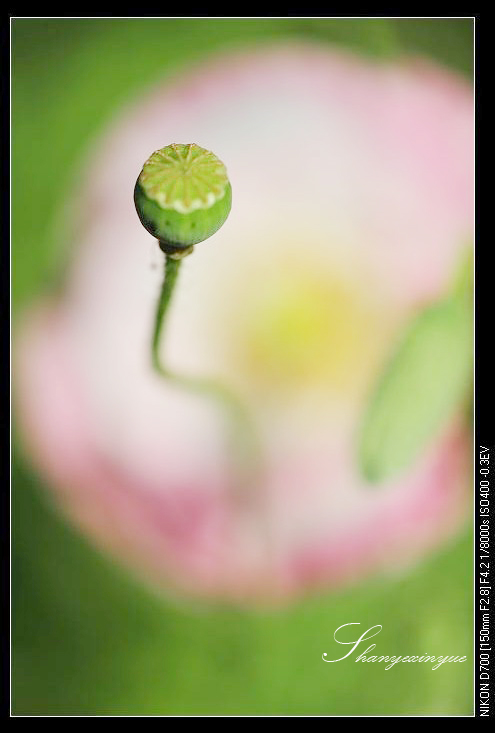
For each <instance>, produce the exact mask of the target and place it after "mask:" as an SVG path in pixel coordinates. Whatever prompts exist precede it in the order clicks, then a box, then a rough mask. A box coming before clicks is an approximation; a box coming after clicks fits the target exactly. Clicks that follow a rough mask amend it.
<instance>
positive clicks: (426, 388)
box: [359, 264, 473, 483]
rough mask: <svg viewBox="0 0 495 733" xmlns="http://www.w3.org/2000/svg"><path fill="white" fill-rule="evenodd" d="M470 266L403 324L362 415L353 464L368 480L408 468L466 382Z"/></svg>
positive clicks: (470, 314) (456, 401)
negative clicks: (439, 297) (440, 297)
mask: <svg viewBox="0 0 495 733" xmlns="http://www.w3.org/2000/svg"><path fill="white" fill-rule="evenodd" d="M471 273H472V268H471V266H470V264H468V265H467V266H463V268H462V271H461V274H460V276H459V278H458V280H457V281H456V283H455V284H454V287H453V290H452V292H450V293H449V294H448V296H447V297H446V298H444V299H443V300H442V301H440V302H438V303H434V304H433V305H430V306H429V307H427V308H425V309H424V310H423V311H421V312H420V313H419V314H418V315H417V316H416V317H415V318H414V319H413V321H412V322H411V323H410V324H409V325H408V327H407V329H406V332H405V333H404V335H403V337H402V340H401V341H400V343H399V345H398V347H397V348H396V351H395V353H394V354H393V355H392V357H391V359H390V361H389V363H388V364H387V365H386V367H385V369H384V372H383V375H382V376H381V378H380V379H379V382H378V384H377V386H376V389H375V391H374V393H373V394H372V396H371V399H370V402H369V407H368V409H367V411H366V413H365V417H364V421H363V428H362V433H361V437H360V446H359V464H360V467H361V470H362V473H363V475H364V476H365V477H366V478H367V480H368V481H370V482H375V483H378V482H381V481H386V480H388V479H391V478H393V477H394V476H395V475H396V474H398V473H400V472H401V471H404V470H405V469H407V468H409V466H410V465H411V464H412V463H413V462H414V461H415V460H416V459H417V458H418V456H419V455H420V454H421V453H422V451H423V450H424V449H425V448H426V447H427V445H428V444H429V442H430V441H431V439H432V438H434V437H435V435H436V434H437V433H438V432H439V430H440V429H441V428H442V426H443V425H444V424H445V423H446V422H447V421H448V419H449V418H450V417H451V416H452V415H453V413H454V412H455V411H456V410H457V409H458V408H459V405H460V403H461V402H462V400H463V399H464V398H467V397H468V390H469V387H470V385H471V373H472V360H473V311H472V293H471V287H470V285H471V281H470V276H471Z"/></svg>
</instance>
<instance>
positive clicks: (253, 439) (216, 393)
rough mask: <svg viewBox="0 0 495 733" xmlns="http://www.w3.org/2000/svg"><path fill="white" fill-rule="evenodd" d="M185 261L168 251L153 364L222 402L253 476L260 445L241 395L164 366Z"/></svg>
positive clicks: (193, 389) (238, 454)
mask: <svg viewBox="0 0 495 733" xmlns="http://www.w3.org/2000/svg"><path fill="white" fill-rule="evenodd" d="M181 262H182V258H176V257H175V256H174V255H170V254H166V255H165V277H164V280H163V284H162V288H161V292H160V298H159V300H158V305H157V309H156V315H155V326H154V331H153V341H152V363H153V368H154V369H155V371H156V372H157V373H158V374H160V376H161V377H163V378H165V379H167V380H169V381H170V382H172V383H173V384H175V385H177V386H178V387H182V388H183V389H185V390H188V391H190V392H195V393H197V394H198V395H199V396H203V397H208V398H210V399H213V400H214V401H215V402H216V403H217V404H218V405H220V406H221V408H222V409H223V411H224V413H225V414H226V415H227V418H228V420H229V422H230V427H231V428H232V438H233V443H234V445H233V450H234V452H235V454H236V457H237V460H238V461H239V462H240V463H241V466H242V469H243V473H244V475H247V474H249V476H252V474H253V471H256V470H257V469H258V468H259V464H260V446H259V441H258V438H257V434H256V429H255V426H254V423H253V420H252V417H251V415H250V414H249V412H248V410H247V408H246V407H245V406H244V404H243V403H242V402H241V401H240V400H239V398H238V397H237V395H235V394H234V393H233V392H232V391H231V390H230V389H228V388H227V387H225V386H224V385H223V384H220V383H219V382H217V381H215V380H213V379H209V378H203V377H192V376H187V375H180V374H176V373H174V372H172V371H170V370H169V369H167V368H166V367H164V366H163V365H162V363H161V361H160V343H161V340H162V338H163V333H164V327H165V323H166V318H167V314H168V312H169V306H170V302H171V299H172V295H173V292H174V288H175V284H176V282H177V277H178V274H179V270H180V265H181Z"/></svg>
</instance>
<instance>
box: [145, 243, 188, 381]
mask: <svg viewBox="0 0 495 733" xmlns="http://www.w3.org/2000/svg"><path fill="white" fill-rule="evenodd" d="M181 262H182V259H175V258H174V257H171V256H170V255H165V277H164V279H163V284H162V289H161V291H160V298H159V300H158V305H157V308H156V315H155V329H154V331H153V341H152V346H151V348H152V360H153V368H154V369H155V370H156V371H157V372H159V373H160V374H161V375H162V376H164V377H166V376H168V373H167V371H166V370H165V369H163V367H162V365H161V364H160V340H161V336H162V332H163V328H164V326H165V320H166V316H167V313H168V307H169V305H170V300H171V298H172V293H173V292H174V287H175V283H176V281H177V276H178V274H179V269H180V265H181Z"/></svg>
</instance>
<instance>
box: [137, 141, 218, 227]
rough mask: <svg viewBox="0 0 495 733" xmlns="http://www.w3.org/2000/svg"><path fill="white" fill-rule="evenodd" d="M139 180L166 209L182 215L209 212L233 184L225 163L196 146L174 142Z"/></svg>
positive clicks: (152, 158) (148, 165)
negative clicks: (230, 183)
mask: <svg viewBox="0 0 495 733" xmlns="http://www.w3.org/2000/svg"><path fill="white" fill-rule="evenodd" d="M138 181H139V183H140V185H141V187H142V188H143V190H144V192H145V194H146V195H147V197H148V198H149V199H151V200H152V201H155V202H156V203H157V204H158V205H159V206H160V207H161V208H162V209H175V211H178V212H179V213H181V214H188V213H190V212H191V211H195V210H196V209H209V208H210V207H211V206H213V204H214V203H215V202H216V201H218V200H219V199H221V198H222V197H223V196H224V195H225V189H226V187H227V185H228V183H229V179H228V177H227V170H226V168H225V166H224V164H223V163H222V161H221V160H219V159H218V158H217V156H216V155H214V154H213V153H211V152H210V151H209V150H205V149H204V148H201V147H200V146H199V145H196V144H195V143H189V144H186V145H183V144H178V143H173V144H172V145H167V146H166V147H164V148H160V150H157V151H155V152H154V153H153V154H152V155H150V157H149V158H148V160H147V161H146V163H145V164H144V166H143V170H142V171H141V175H140V176H139V179H138Z"/></svg>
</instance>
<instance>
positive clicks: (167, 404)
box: [16, 44, 473, 603]
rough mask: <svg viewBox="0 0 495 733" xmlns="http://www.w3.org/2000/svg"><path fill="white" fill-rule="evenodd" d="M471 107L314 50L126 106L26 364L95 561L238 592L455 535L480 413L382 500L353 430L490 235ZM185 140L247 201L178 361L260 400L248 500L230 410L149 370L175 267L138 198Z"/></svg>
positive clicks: (200, 591) (20, 394)
mask: <svg viewBox="0 0 495 733" xmlns="http://www.w3.org/2000/svg"><path fill="white" fill-rule="evenodd" d="M472 118H473V113H472V96H471V91H470V89H469V87H468V86H467V85H466V84H465V83H464V82H463V81H462V80H460V79H459V78H457V77H456V76H455V75H453V74H451V73H449V72H446V71H443V70H440V69H438V68H436V67H435V66H434V65H432V64H429V63H426V62H423V61H417V60H414V61H411V60H408V61H406V62H400V63H399V62H395V63H376V62H372V61H370V60H365V59H360V58H358V57H353V56H351V55H346V54H343V53H341V52H336V51H331V50H328V49H327V48H326V47H325V48H323V47H318V46H313V45H305V44H288V45H282V46H276V47H273V48H266V47H265V48H263V47H260V48H253V49H251V50H249V51H246V52H245V53H235V54H226V55H223V56H221V57H220V58H218V59H216V60H213V61H209V62H207V63H203V64H202V65H201V66H200V67H199V70H192V71H191V72H188V73H186V74H184V75H183V76H181V77H180V78H177V79H176V80H175V82H173V83H172V82H169V83H167V84H165V85H164V86H160V87H158V88H156V89H154V90H152V91H151V92H150V93H149V94H148V95H147V96H146V97H145V98H144V99H141V100H140V101H139V103H138V104H136V105H135V106H131V107H130V108H128V109H126V110H124V111H122V112H121V116H120V117H119V118H118V120H116V122H115V124H114V125H113V126H112V128H111V130H110V132H109V134H108V135H106V137H105V139H104V141H103V142H102V143H101V144H100V145H99V146H98V148H97V150H95V151H94V154H93V156H92V163H91V165H90V166H89V174H88V175H87V176H86V179H85V181H84V185H83V186H82V187H81V191H80V192H79V194H78V195H79V198H78V208H79V228H78V231H77V232H76V236H75V240H74V249H75V257H74V261H73V263H72V268H71V272H70V274H69V278H68V281H67V283H66V289H65V292H64V295H63V297H61V298H60V299H58V300H57V301H55V300H46V301H44V302H43V303H39V304H37V305H36V306H35V308H34V309H32V311H31V313H30V314H29V316H28V317H27V318H26V320H25V323H24V324H23V328H22V333H21V336H20V338H19V348H18V350H17V365H16V368H17V372H16V387H17V390H16V391H17V402H18V408H19V414H20V420H21V427H22V430H23V434H24V437H25V441H26V443H27V445H28V446H29V450H30V453H31V455H32V456H33V457H34V460H35V462H36V465H37V466H39V468H40V470H41V471H42V473H43V474H44V476H45V477H46V479H47V481H48V483H49V484H50V486H52V487H53V489H54V491H55V492H56V497H57V502H58V504H59V505H60V506H61V507H62V509H63V511H64V513H65V514H66V515H68V516H69V517H70V518H71V519H72V520H73V521H74V523H75V524H76V525H78V526H79V527H80V528H82V529H83V530H84V532H86V533H87V534H88V535H90V536H91V537H92V538H93V540H94V541H95V542H96V543H97V544H98V546H100V547H101V548H104V549H105V550H107V551H109V552H110V553H112V555H113V556H114V557H116V558H119V559H120V560H123V561H124V562H126V563H127V564H128V565H130V566H132V567H133V568H135V569H137V570H138V572H139V573H140V574H141V575H142V576H144V577H146V578H148V579H149V580H150V581H151V582H152V583H154V584H158V585H159V586H163V587H165V588H175V589H178V590H180V591H181V592H186V593H190V594H194V595H198V596H210V597H214V598H223V599H229V600H234V601H236V602H240V603H244V602H251V601H255V600H264V601H268V600H285V599H288V598H291V597H293V596H295V595H297V594H298V593H302V592H305V591H306V590H309V589H316V588H321V589H327V588H335V587H338V586H341V585H342V584H345V583H349V582H355V581H356V580H358V579H360V578H362V577H364V576H366V575H367V574H368V573H371V572H377V571H392V572H395V571H397V569H402V568H404V567H405V566H407V565H408V564H409V563H411V562H413V561H415V560H416V559H417V558H418V557H420V556H421V554H422V553H424V552H425V551H427V550H428V549H429V548H431V547H433V546H435V545H437V544H439V543H440V542H441V541H443V540H444V539H445V538H446V537H448V536H451V535H452V534H453V533H454V532H455V531H456V530H457V529H458V527H459V524H460V522H462V518H463V516H464V513H465V508H466V499H467V489H468V468H467V465H468V460H469V455H468V454H469V433H468V432H467V429H466V427H465V425H464V423H463V420H462V415H461V414H459V415H458V416H457V417H456V419H455V420H454V421H452V422H451V423H450V424H449V425H448V426H447V427H446V428H445V429H444V430H443V431H442V434H441V435H439V436H437V438H436V440H435V441H433V442H432V443H431V444H430V445H429V446H428V450H427V451H426V452H425V454H424V455H422V457H421V459H420V460H419V461H417V462H416V464H415V465H414V466H413V467H412V468H411V469H410V470H409V471H408V472H407V473H406V474H405V475H402V476H400V477H399V478H398V479H397V480H394V481H391V482H388V483H386V484H384V485H383V486H379V487H378V488H370V487H369V486H368V485H366V482H364V480H363V479H362V478H361V477H360V475H359V471H358V468H357V465H356V459H355V450H356V449H355V442H356V437H355V436H356V430H357V429H358V426H359V424H360V419H361V417H362V413H363V408H364V406H365V404H366V400H367V397H368V394H369V390H370V389H371V387H372V385H373V384H374V382H375V380H376V377H377V375H378V374H379V373H380V370H381V368H382V367H383V363H384V360H385V359H386V358H387V356H388V354H389V350H390V344H391V343H392V341H393V339H394V338H395V337H396V336H397V334H398V333H400V331H401V329H402V328H403V326H404V324H405V323H407V322H408V320H409V319H410V317H411V316H412V314H414V313H415V312H416V310H417V308H418V307H419V306H421V305H423V304H425V303H428V302H430V301H431V300H434V299H435V298H437V297H439V295H440V294H441V293H442V292H443V291H444V290H445V288H446V286H447V284H448V283H449V281H450V279H451V278H452V275H453V272H454V271H455V268H456V266H457V265H458V261H459V255H460V252H461V251H462V247H463V245H464V244H465V242H466V238H468V237H469V236H471V229H472V211H471V209H472V186H473V184H472V121H473V119H472ZM171 142H196V143H198V144H199V145H201V146H204V147H206V148H208V149H210V150H212V151H214V152H215V154H217V155H218V156H219V157H220V159H221V160H223V161H224V162H225V164H226V165H227V168H228V172H229V176H230V180H231V182H232V187H233V208H232V212H231V215H230V217H229V219H228V220H227V223H226V224H225V225H224V227H223V228H222V229H221V230H220V231H219V232H218V233H217V234H216V235H215V236H214V237H213V238H211V239H210V240H208V241H207V242H205V243H202V244H199V245H197V246H196V248H195V252H194V254H193V255H192V256H190V257H189V258H186V260H185V261H184V264H183V267H182V271H181V275H180V278H179V284H178V290H177V292H176V295H175V296H174V302H173V307H172V311H171V314H170V320H169V324H168V329H167V337H166V339H165V343H164V344H163V347H164V358H165V360H166V362H167V363H168V364H169V365H170V366H171V367H172V368H173V369H175V370H176V371H180V372H181V373H187V374H195V375H200V376H204V375H209V376H213V377H216V378H218V379H222V380H223V381H224V382H225V383H226V384H228V385H230V386H231V387H232V388H233V389H235V390H236V391H237V392H238V394H239V395H240V396H241V397H242V398H243V399H244V400H245V402H246V403H247V404H248V405H249V407H250V408H251V410H252V412H253V415H254V416H255V419H256V424H257V427H258V430H259V432H260V436H261V439H262V444H263V450H264V458H265V464H264V468H263V473H262V477H261V479H260V481H259V483H258V484H257V485H256V486H255V487H252V488H249V489H246V488H239V486H238V485H237V482H236V473H235V465H233V464H232V460H231V456H230V455H229V452H228V450H227V449H226V445H225V424H224V423H223V420H222V415H221V413H219V411H218V410H217V408H216V407H215V405H213V404H212V403H211V402H209V401H208V400H205V399H202V398H199V397H197V396H193V395H189V394H187V393H185V392H183V391H181V390H180V389H177V388H174V387H172V386H171V385H170V384H168V383H167V382H166V381H163V380H161V379H160V377H158V376H157V375H156V374H154V373H153V371H152V369H151V366H150V337H151V330H152V324H153V316H154V308H155V302H156V298H157V294H158V290H159V286H160V282H161V278H162V255H161V253H160V252H159V250H158V247H157V246H156V243H155V242H154V241H153V240H152V238H151V237H150V236H149V235H148V234H147V233H146V232H145V230H144V229H143V228H142V226H141V224H140V223H139V220H138V218H137V216H136V213H135V210H134V206H133V201H132V192H133V186H134V182H135V179H136V177H137V175H138V173H139V171H140V169H141V166H142V164H143V162H144V160H145V159H146V158H147V157H148V156H149V155H150V153H151V152H152V151H154V150H156V149H157V148H160V147H162V146H163V145H166V144H169V143H171Z"/></svg>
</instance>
